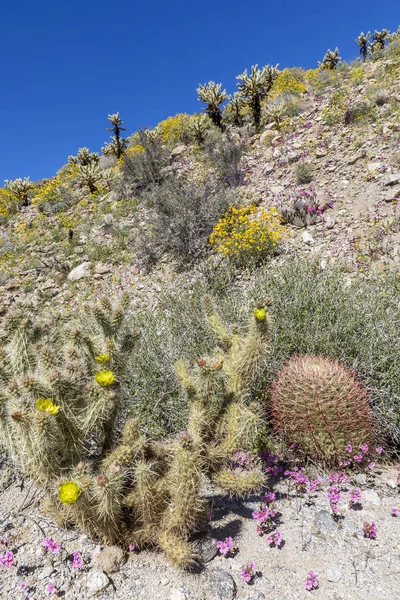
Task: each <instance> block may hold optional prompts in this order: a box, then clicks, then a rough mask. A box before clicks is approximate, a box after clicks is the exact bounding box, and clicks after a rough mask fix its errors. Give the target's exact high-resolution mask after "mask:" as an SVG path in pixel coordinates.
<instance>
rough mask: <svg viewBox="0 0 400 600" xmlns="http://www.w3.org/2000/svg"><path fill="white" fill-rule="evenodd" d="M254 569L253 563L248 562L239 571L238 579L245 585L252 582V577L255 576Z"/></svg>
mask: <svg viewBox="0 0 400 600" xmlns="http://www.w3.org/2000/svg"><path fill="white" fill-rule="evenodd" d="M256 569H257V567H256V564H255V563H253V562H249V563H247V565H246V566H245V567H242V568H241V569H240V577H241V578H242V579H243V581H245V582H246V583H250V581H252V579H253V577H254V575H255V574H256Z"/></svg>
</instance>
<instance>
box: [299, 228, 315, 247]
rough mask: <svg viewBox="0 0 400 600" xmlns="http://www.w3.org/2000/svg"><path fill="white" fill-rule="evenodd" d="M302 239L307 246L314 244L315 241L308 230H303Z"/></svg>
mask: <svg viewBox="0 0 400 600" xmlns="http://www.w3.org/2000/svg"><path fill="white" fill-rule="evenodd" d="M301 239H302V240H303V242H304V243H305V244H307V246H312V245H313V244H314V243H315V240H314V238H313V236H312V235H311V233H309V232H308V231H307V230H305V231H303V234H302V236H301Z"/></svg>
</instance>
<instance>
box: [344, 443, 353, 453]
mask: <svg viewBox="0 0 400 600" xmlns="http://www.w3.org/2000/svg"><path fill="white" fill-rule="evenodd" d="M345 450H346V452H348V453H349V454H351V453H352V452H353V446H352V445H351V444H347V446H346V448H345Z"/></svg>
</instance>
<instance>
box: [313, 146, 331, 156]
mask: <svg viewBox="0 0 400 600" xmlns="http://www.w3.org/2000/svg"><path fill="white" fill-rule="evenodd" d="M327 154H328V152H327V150H324V149H323V148H317V149H316V151H315V156H316V157H317V158H323V157H324V156H326V155H327Z"/></svg>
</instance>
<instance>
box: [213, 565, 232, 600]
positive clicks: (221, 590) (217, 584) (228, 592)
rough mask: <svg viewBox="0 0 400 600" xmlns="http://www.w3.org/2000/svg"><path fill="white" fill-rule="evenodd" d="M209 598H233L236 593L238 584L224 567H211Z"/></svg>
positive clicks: (226, 599) (224, 599) (230, 599)
mask: <svg viewBox="0 0 400 600" xmlns="http://www.w3.org/2000/svg"><path fill="white" fill-rule="evenodd" d="M208 583H209V585H208V595H207V598H208V599H209V600H233V598H234V597H235V595H236V584H235V582H234V579H233V577H232V576H231V575H229V573H227V572H226V571H223V570H222V569H219V568H215V569H211V571H210V575H209V578H208Z"/></svg>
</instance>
